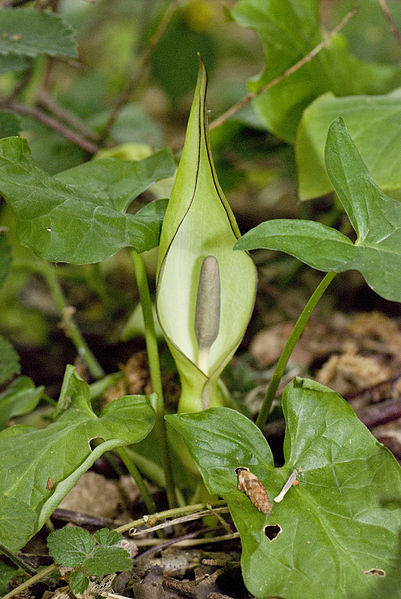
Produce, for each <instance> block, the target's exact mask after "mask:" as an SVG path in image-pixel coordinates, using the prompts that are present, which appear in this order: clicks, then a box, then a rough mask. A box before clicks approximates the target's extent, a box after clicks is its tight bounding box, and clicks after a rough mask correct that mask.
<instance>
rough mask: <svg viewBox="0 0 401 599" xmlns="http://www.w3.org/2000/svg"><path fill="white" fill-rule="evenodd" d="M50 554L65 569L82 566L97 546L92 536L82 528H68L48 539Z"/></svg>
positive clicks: (56, 532)
mask: <svg viewBox="0 0 401 599" xmlns="http://www.w3.org/2000/svg"><path fill="white" fill-rule="evenodd" d="M47 545H48V547H49V553H50V555H51V556H52V558H53V560H54V561H55V562H56V564H59V565H60V566H64V567H65V568H76V567H77V566H82V564H83V563H84V561H85V559H86V556H87V555H88V554H89V553H90V552H91V551H92V549H93V548H94V546H95V541H94V539H93V537H92V535H91V534H90V533H89V532H88V531H87V530H85V529H84V528H81V527H80V526H66V527H65V528H61V529H60V530H55V531H53V532H51V533H50V534H49V536H48V537H47Z"/></svg>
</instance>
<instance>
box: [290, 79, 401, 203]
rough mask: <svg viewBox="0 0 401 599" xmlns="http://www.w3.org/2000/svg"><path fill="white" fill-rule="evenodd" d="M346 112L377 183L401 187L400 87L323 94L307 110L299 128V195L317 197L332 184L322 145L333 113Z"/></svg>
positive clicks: (336, 115)
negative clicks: (365, 92)
mask: <svg viewBox="0 0 401 599" xmlns="http://www.w3.org/2000/svg"><path fill="white" fill-rule="evenodd" d="M339 116H341V117H342V118H344V120H345V123H346V125H347V128H348V130H349V133H350V135H351V137H352V139H353V141H354V143H355V145H356V147H357V148H358V150H359V152H360V154H361V156H362V159H363V161H364V162H365V164H366V166H367V168H368V169H369V172H370V174H371V175H372V178H373V179H374V181H375V183H376V184H377V185H379V186H380V187H381V188H382V189H384V190H385V191H390V190H394V189H398V188H400V187H401V90H400V89H398V90H396V91H394V92H392V93H390V94H387V95H384V96H355V97H347V98H336V97H334V96H333V95H332V94H324V95H323V96H321V97H320V98H318V99H317V100H315V102H313V103H312V104H311V105H310V106H308V108H307V109H306V110H305V112H304V114H303V116H302V120H301V123H300V126H299V129H298V133H297V140H296V146H295V149H296V155H297V163H298V180H299V195H300V197H301V199H303V200H308V199H311V198H315V197H318V196H321V195H324V194H326V193H329V192H330V191H331V190H332V189H333V185H332V184H331V182H330V179H329V178H328V176H327V174H326V169H325V162H324V148H325V143H326V137H327V131H328V129H329V126H330V124H331V123H332V122H333V120H334V119H336V118H337V117H339Z"/></svg>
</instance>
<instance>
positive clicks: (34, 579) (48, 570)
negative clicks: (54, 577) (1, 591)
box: [2, 564, 58, 599]
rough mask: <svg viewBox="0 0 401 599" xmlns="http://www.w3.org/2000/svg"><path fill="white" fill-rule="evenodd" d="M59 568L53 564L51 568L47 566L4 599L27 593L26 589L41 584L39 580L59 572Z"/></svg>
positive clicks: (4, 596)
mask: <svg viewBox="0 0 401 599" xmlns="http://www.w3.org/2000/svg"><path fill="white" fill-rule="evenodd" d="M57 568H58V566H57V565H56V564H51V565H50V566H47V568H45V569H44V570H41V571H40V572H38V573H37V574H35V576H32V578H29V579H28V580H25V582H23V583H22V584H20V585H19V586H18V587H16V588H15V589H13V590H12V591H10V592H9V593H7V594H6V595H3V598H2V599H11V597H15V596H16V595H19V594H20V593H22V591H25V589H29V587H31V586H32V585H34V584H36V583H37V582H39V580H42V578H45V577H46V576H49V574H51V573H52V572H54V570H57ZM21 596H22V595H21Z"/></svg>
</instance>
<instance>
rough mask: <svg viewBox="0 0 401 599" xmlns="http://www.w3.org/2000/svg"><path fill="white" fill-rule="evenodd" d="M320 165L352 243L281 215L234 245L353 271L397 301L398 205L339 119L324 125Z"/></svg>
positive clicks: (400, 290)
mask: <svg viewBox="0 0 401 599" xmlns="http://www.w3.org/2000/svg"><path fill="white" fill-rule="evenodd" d="M326 167H327V172H328V175H329V177H330V180H331V183H332V185H333V187H334V189H335V191H336V193H337V195H338V197H339V199H340V201H341V203H342V204H343V206H344V209H345V211H346V212H347V214H348V217H349V219H350V221H351V224H352V226H353V227H354V229H355V231H356V233H357V239H356V241H355V243H354V244H353V243H352V242H351V241H350V240H349V239H348V238H347V237H345V235H343V234H342V233H340V232H338V231H335V230H334V229H330V228H329V227H326V226H324V225H322V224H320V223H313V222H310V221H302V220H284V219H283V220H272V221H268V222H265V223H261V224H260V225H258V226H257V227H255V228H254V229H252V230H251V231H248V233H246V234H245V235H244V236H243V237H242V238H241V239H240V240H239V241H238V242H237V244H236V246H235V247H236V248H238V249H241V250H251V249H256V248H261V247H262V248H266V249H275V250H281V251H284V252H287V253H289V254H291V255H292V256H295V257H296V258H298V259H299V260H301V261H302V262H305V263H306V264H309V266H312V267H313V268H316V269H318V270H323V271H326V272H330V271H333V272H344V271H346V270H359V271H360V272H361V273H362V275H363V276H364V278H365V280H366V282H367V283H368V285H369V286H370V287H371V288H372V289H373V290H374V291H376V293H378V294H379V295H381V296H382V297H384V298H385V299H388V300H391V301H398V302H400V301H401V243H400V242H401V204H400V202H398V201H396V200H393V199H392V198H389V197H388V196H386V195H385V194H384V193H383V192H382V191H381V189H380V188H379V187H378V186H377V185H376V184H375V182H374V181H373V179H372V177H371V176H370V174H369V171H368V170H367V168H366V166H365V164H364V163H363V161H362V158H361V156H360V155H359V152H358V150H357V148H356V147H355V145H354V144H353V142H352V140H351V138H350V136H349V134H348V132H347V129H346V127H345V125H344V122H343V121H342V119H337V120H335V121H334V122H333V123H332V125H331V126H330V129H329V134H328V137H327V145H326Z"/></svg>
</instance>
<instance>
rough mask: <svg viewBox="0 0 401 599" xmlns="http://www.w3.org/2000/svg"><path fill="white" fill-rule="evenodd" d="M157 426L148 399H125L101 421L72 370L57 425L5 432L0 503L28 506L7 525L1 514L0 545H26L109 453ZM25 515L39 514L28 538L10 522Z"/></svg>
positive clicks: (2, 436)
mask: <svg viewBox="0 0 401 599" xmlns="http://www.w3.org/2000/svg"><path fill="white" fill-rule="evenodd" d="M153 424H154V412H153V409H152V408H151V406H150V404H149V402H148V400H147V398H146V397H145V396H134V395H129V396H125V397H121V398H120V399H117V400H115V401H113V402H111V403H109V404H108V405H107V406H106V407H105V408H104V409H103V411H102V412H101V414H100V416H99V417H97V416H96V415H95V414H94V413H93V411H92V408H91V405H90V398H89V386H88V385H87V383H85V382H84V381H83V380H82V379H80V378H79V377H78V375H77V374H76V373H75V370H74V368H73V367H72V366H69V367H67V371H66V375H65V377H64V382H63V387H62V390H61V395H60V399H59V402H58V404H57V408H56V412H55V422H53V423H52V424H50V425H49V426H47V427H46V428H44V429H36V428H34V427H28V426H22V425H16V426H13V427H10V428H8V429H6V430H4V431H3V432H2V433H0V453H1V455H2V461H1V463H0V504H2V503H3V501H9V500H12V501H14V500H15V502H16V503H15V505H16V506H17V505H18V503H23V505H24V506H25V507H23V508H21V512H19V510H17V512H16V511H9V512H8V515H7V513H6V514H5V515H3V526H2V527H1V515H2V514H1V512H0V543H2V544H3V545H5V546H6V547H8V548H9V549H11V550H16V549H19V548H20V547H22V546H23V545H25V543H26V542H27V541H28V539H29V536H32V534H33V533H34V532H37V531H38V530H39V529H40V528H41V527H42V526H43V524H44V522H45V521H46V520H47V519H48V518H49V516H50V515H51V513H52V512H53V510H54V509H55V508H56V507H57V505H58V504H59V503H60V501H61V500H62V499H63V497H65V495H66V494H67V493H68V491H69V490H70V489H71V488H72V487H73V486H74V485H75V484H76V482H77V480H78V479H79V478H80V476H81V475H82V474H83V473H84V472H86V470H88V469H89V468H90V467H91V466H92V464H94V462H95V461H96V460H97V459H98V458H99V457H100V456H101V455H102V454H103V453H104V452H105V451H111V450H113V449H114V448H116V447H121V446H124V445H131V444H132V443H138V442H139V441H141V440H142V439H143V438H144V437H146V435H147V434H148V433H149V432H150V430H151V429H152V427H153ZM95 441H96V442H95ZM91 443H92V444H94V448H92V446H91ZM16 509H17V508H16ZM26 514H31V515H32V514H34V516H35V519H34V530H32V534H30V535H29V536H26V537H25V538H24V539H22V538H21V535H19V536H18V537H15V536H14V535H13V533H12V528H11V527H10V532H9V531H8V529H7V523H8V521H9V520H10V521H12V520H13V519H15V518H16V517H17V516H21V518H24V517H25V516H26Z"/></svg>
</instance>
